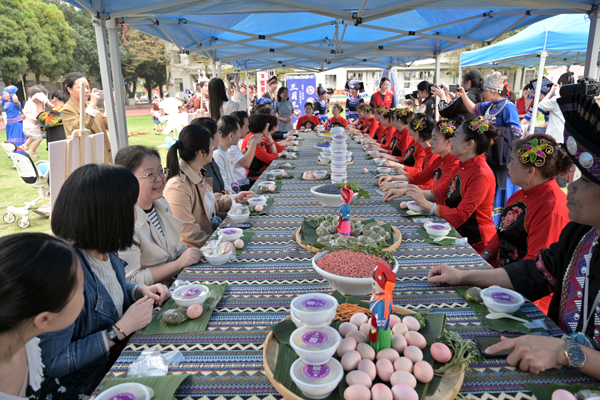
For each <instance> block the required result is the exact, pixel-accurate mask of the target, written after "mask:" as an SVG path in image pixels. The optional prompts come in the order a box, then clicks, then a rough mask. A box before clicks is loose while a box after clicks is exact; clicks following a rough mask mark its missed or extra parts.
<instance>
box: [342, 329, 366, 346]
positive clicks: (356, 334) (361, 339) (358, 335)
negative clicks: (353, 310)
mask: <svg viewBox="0 0 600 400" xmlns="http://www.w3.org/2000/svg"><path fill="white" fill-rule="evenodd" d="M346 337H347V338H352V339H354V340H356V343H366V342H367V341H368V340H369V339H368V338H367V337H366V336H365V334H364V333H362V332H361V331H352V332H349V333H347V334H346Z"/></svg>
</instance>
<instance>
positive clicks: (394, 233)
mask: <svg viewBox="0 0 600 400" xmlns="http://www.w3.org/2000/svg"><path fill="white" fill-rule="evenodd" d="M350 220H351V221H352V220H354V221H366V220H367V218H350ZM377 223H378V224H379V225H385V223H384V222H381V221H377ZM301 231H302V226H300V227H299V228H298V230H297V231H296V243H298V244H299V245H300V247H302V248H304V249H306V250H308V251H310V252H311V253H318V252H320V251H323V249H318V248H316V247H314V246H311V245H309V244H304V243H302V235H301V233H302V232H301ZM392 238H393V239H394V244H392V245H391V246H389V247H384V248H383V250H385V251H394V250H396V249H397V248H398V247H400V244H401V243H402V233H401V232H400V231H399V230H398V228H396V227H395V226H392Z"/></svg>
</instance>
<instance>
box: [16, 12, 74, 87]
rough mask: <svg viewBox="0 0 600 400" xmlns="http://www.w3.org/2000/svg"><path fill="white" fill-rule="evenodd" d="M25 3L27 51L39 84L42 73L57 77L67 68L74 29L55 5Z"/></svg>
mask: <svg viewBox="0 0 600 400" xmlns="http://www.w3.org/2000/svg"><path fill="white" fill-rule="evenodd" d="M22 4H23V7H24V9H25V13H24V14H23V17H24V19H25V28H26V29H25V32H26V34H27V41H28V43H29V51H28V52H27V53H26V56H27V59H28V64H29V70H30V71H31V72H33V73H34V74H35V77H36V82H37V83H39V81H40V75H45V76H47V77H48V78H50V80H53V81H54V80H57V79H58V78H59V77H60V76H61V75H62V74H63V73H64V72H66V71H67V69H68V66H69V64H70V63H71V60H72V59H73V50H74V48H75V40H73V39H72V38H71V33H72V31H73V29H72V28H71V27H70V26H69V24H68V23H67V22H66V21H65V16H64V15H63V13H62V12H61V11H60V10H59V9H58V7H56V6H55V5H54V4H47V3H44V2H41V1H39V0H22Z"/></svg>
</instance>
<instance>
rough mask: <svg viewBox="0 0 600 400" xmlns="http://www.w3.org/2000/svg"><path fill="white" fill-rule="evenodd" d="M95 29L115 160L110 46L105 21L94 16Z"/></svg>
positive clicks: (115, 127)
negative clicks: (107, 44) (107, 42)
mask: <svg viewBox="0 0 600 400" xmlns="http://www.w3.org/2000/svg"><path fill="white" fill-rule="evenodd" d="M92 23H93V25H94V30H95V31H96V47H97V48H98V58H99V61H100V62H99V64H100V77H101V79H102V89H103V90H104V109H105V110H106V119H107V120H108V136H109V137H110V145H111V148H112V149H114V150H113V151H112V155H113V160H114V157H115V155H116V154H117V151H116V150H117V149H119V148H120V146H119V136H118V132H119V131H118V130H117V119H116V117H115V106H114V104H115V102H114V97H113V90H112V86H113V85H112V79H111V77H110V61H109V59H108V48H107V46H106V28H105V26H104V21H103V20H100V19H95V18H92Z"/></svg>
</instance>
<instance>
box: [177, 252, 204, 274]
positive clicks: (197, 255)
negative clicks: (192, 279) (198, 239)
mask: <svg viewBox="0 0 600 400" xmlns="http://www.w3.org/2000/svg"><path fill="white" fill-rule="evenodd" d="M201 258H202V252H201V251H200V249H196V248H193V247H191V248H189V249H187V250H186V251H184V252H183V254H182V255H181V256H179V258H178V261H179V267H180V268H181V269H184V268H185V267H189V266H190V265H194V264H197V263H198V261H200V259H201Z"/></svg>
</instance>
